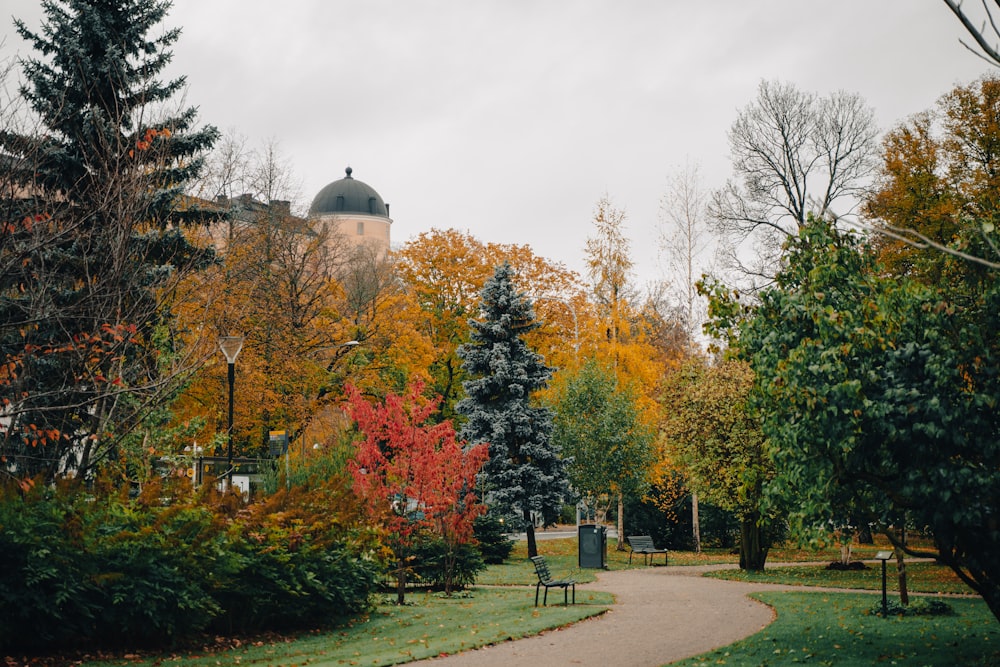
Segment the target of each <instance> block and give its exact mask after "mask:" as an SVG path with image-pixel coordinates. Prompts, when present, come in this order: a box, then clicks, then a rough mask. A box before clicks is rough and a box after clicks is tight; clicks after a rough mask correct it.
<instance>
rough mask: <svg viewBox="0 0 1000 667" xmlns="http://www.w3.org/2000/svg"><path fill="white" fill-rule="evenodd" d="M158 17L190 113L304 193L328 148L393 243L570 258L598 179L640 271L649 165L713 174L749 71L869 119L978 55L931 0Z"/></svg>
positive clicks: (299, 1) (497, 1)
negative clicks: (445, 238) (267, 152)
mask: <svg viewBox="0 0 1000 667" xmlns="http://www.w3.org/2000/svg"><path fill="white" fill-rule="evenodd" d="M967 4H970V6H971V5H972V4H974V3H967ZM11 16H17V17H20V18H23V19H24V20H25V21H26V22H27V23H28V25H29V26H32V27H37V26H38V25H39V21H40V11H39V7H38V3H37V0H7V1H6V2H4V11H3V16H2V17H0V20H2V23H0V34H5V35H7V40H6V43H5V44H4V46H3V49H2V55H5V56H10V55H14V54H18V53H21V54H23V53H24V45H23V43H22V42H20V41H19V39H18V38H17V37H16V35H14V34H13V31H12V29H11V23H10V17H11ZM166 25H167V26H170V27H174V26H179V27H181V28H182V29H183V34H182V36H181V38H180V40H179V41H178V43H177V44H176V45H175V47H174V62H173V65H172V67H171V74H181V73H183V74H185V75H186V76H187V78H188V90H187V101H188V102H189V103H190V104H194V105H197V106H198V107H199V108H200V117H201V120H202V121H203V122H205V123H211V124H214V125H216V126H218V127H219V128H220V129H221V130H223V131H229V130H234V131H236V132H238V133H239V134H242V135H245V136H246V137H248V138H249V139H250V140H251V142H262V141H264V140H267V139H270V138H273V139H274V140H276V141H277V142H278V143H279V144H280V147H281V150H282V153H283V154H284V155H285V157H287V158H288V160H289V163H290V165H291V166H292V168H293V169H294V171H295V174H296V176H297V177H298V178H299V179H300V181H301V190H302V203H304V204H305V205H308V203H309V201H310V200H311V199H312V197H313V196H314V195H315V193H316V192H318V191H319V189H320V188H322V187H323V186H324V185H325V184H326V183H328V182H330V181H332V180H336V179H338V178H341V177H342V176H343V173H344V168H345V167H346V166H347V165H350V166H351V167H352V168H353V170H354V177H355V178H358V179H360V180H362V181H364V182H366V183H368V184H369V185H371V186H373V187H374V188H375V189H376V190H378V191H379V193H380V194H381V195H382V196H383V198H384V199H385V200H386V201H387V202H389V203H390V204H391V213H392V217H393V219H394V224H393V230H392V234H393V241H394V242H402V241H405V240H407V239H409V238H412V237H413V236H414V235H416V234H418V233H420V232H424V231H428V230H430V229H432V228H440V229H447V228H457V229H460V230H467V231H469V232H471V233H472V234H473V235H475V236H476V237H477V238H479V239H481V240H483V241H495V242H503V243H527V244H530V245H531V246H532V247H533V248H534V250H535V252H536V253H537V254H539V255H542V256H545V257H548V258H550V259H553V260H556V261H560V262H563V263H565V264H566V265H567V266H569V267H570V268H572V269H575V270H577V271H581V270H582V268H583V249H584V243H585V240H586V237H587V236H588V235H589V234H591V232H592V224H591V220H592V218H593V212H594V207H595V204H596V202H597V201H598V200H599V199H600V198H601V197H602V196H604V195H605V194H606V195H608V196H609V197H610V198H611V200H612V202H613V204H614V205H615V206H616V207H617V208H619V209H624V210H625V212H626V214H627V216H628V232H629V235H630V236H631V239H632V244H633V245H632V251H633V256H634V259H635V260H636V262H637V278H638V280H639V281H640V283H644V282H646V281H649V280H654V279H657V278H658V277H660V275H661V271H660V269H659V267H658V264H657V254H658V253H657V241H656V239H657V221H658V211H659V203H660V199H661V197H662V195H663V193H664V191H665V188H666V182H667V179H668V177H669V176H670V174H671V173H674V172H676V171H677V170H679V169H680V168H681V167H682V166H683V164H684V163H685V162H686V161H691V162H696V163H699V164H700V166H701V173H702V177H703V180H704V183H705V186H706V187H707V188H714V187H719V186H721V185H722V184H723V183H724V181H725V179H726V178H727V177H728V176H729V175H730V170H729V151H728V145H727V140H726V132H727V130H728V128H729V126H730V124H731V123H732V121H733V120H734V118H735V116H736V113H737V110H738V109H740V108H741V107H743V106H745V105H746V104H747V103H748V102H750V101H751V100H752V99H753V97H754V96H755V94H756V89H757V86H758V83H759V82H760V80H761V79H780V80H782V81H787V82H790V83H793V84H794V85H795V86H797V87H798V88H800V89H801V90H806V91H812V92H816V93H820V94H827V93H830V92H832V91H834V90H841V89H842V90H846V91H850V92H856V93H859V94H860V95H861V96H863V97H864V98H865V99H866V100H867V101H868V103H869V104H871V106H872V107H874V109H875V111H876V117H877V119H878V122H879V125H880V127H881V128H882V129H888V128H891V127H892V126H893V125H895V124H896V123H897V122H899V121H900V120H902V119H904V118H905V117H906V116H908V115H910V114H912V113H916V112H919V111H922V110H925V109H928V108H930V107H931V106H932V105H933V104H934V102H935V100H936V99H937V98H938V97H940V96H941V95H943V94H944V93H946V92H948V91H949V90H950V89H951V88H953V87H954V86H955V85H956V84H965V83H968V82H970V81H972V80H974V79H975V78H976V77H978V76H980V75H981V74H983V73H985V72H987V71H988V70H989V66H988V65H987V64H986V63H984V62H983V61H982V60H980V59H978V58H976V57H975V56H973V55H972V54H971V53H969V52H968V51H966V50H965V49H964V48H963V47H962V46H961V45H960V44H959V42H958V40H959V38H960V37H963V36H964V33H963V32H962V28H961V26H960V25H959V23H958V21H957V20H956V19H955V18H954V17H953V16H952V14H951V13H950V11H949V10H948V8H947V7H946V6H945V5H944V3H943V2H941V0H838V1H836V2H829V1H820V0H753V1H749V0H702V1H697V0H689V1H687V2H681V1H679V0H642V1H640V0H631V1H628V0H626V1H621V2H611V0H603V1H596V0H535V1H528V0H488V1H485V0H484V1H465V2H463V1H460V0H449V1H444V0H441V1H433V0H407V1H405V2H403V1H397V2H389V1H388V0H376V1H365V2H362V1H360V0H354V1H351V2H346V1H341V0H285V1H284V2H275V0H176V1H175V3H174V7H173V9H172V11H171V13H170V15H169V16H168V19H167V21H166Z"/></svg>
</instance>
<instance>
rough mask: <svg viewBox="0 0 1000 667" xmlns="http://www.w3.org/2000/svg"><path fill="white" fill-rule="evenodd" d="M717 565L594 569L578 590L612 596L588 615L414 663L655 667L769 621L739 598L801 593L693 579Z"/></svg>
mask: <svg viewBox="0 0 1000 667" xmlns="http://www.w3.org/2000/svg"><path fill="white" fill-rule="evenodd" d="M709 569H718V567H717V566H715V567H713V566H692V567H649V568H645V569H641V570H640V569H636V570H619V571H614V572H598V573H597V579H598V580H597V582H596V583H588V584H577V588H578V589H581V588H582V589H585V590H598V591H607V592H610V593H613V594H614V595H615V604H614V606H612V607H611V609H610V610H609V611H608V612H607V613H605V614H603V615H601V616H599V617H596V618H591V619H587V620H584V621H581V622H579V623H575V624H574V625H571V626H569V627H566V628H562V629H559V630H551V631H548V632H545V633H543V634H541V635H536V636H534V637H528V638H525V639H519V640H517V641H510V642H505V643H503V644H496V645H494V646H487V647H484V648H480V649H475V650H472V651H466V652H464V653H459V654H456V655H451V656H446V657H443V658H431V659H429V660H423V661H420V662H418V663H411V664H424V663H426V664H427V665H428V667H457V666H459V665H461V666H462V667H465V666H469V667H511V666H515V665H531V666H532V667H550V666H554V665H594V666H598V665H600V666H602V667H603V666H605V665H615V666H616V667H658V666H659V665H664V664H667V663H669V662H672V661H674V660H680V659H682V658H687V657H690V656H693V655H698V654H699V653H704V652H706V651H710V650H712V649H715V648H719V647H721V646H725V645H727V644H730V643H732V642H734V641H737V640H739V639H743V638H744V637H748V636H749V635H752V634H754V633H756V632H758V631H760V630H762V629H763V628H764V627H766V626H767V625H768V624H769V623H770V622H771V621H772V620H774V612H773V611H772V610H771V608H770V607H768V606H767V605H764V604H761V603H760V602H756V601H753V600H750V599H749V598H748V597H747V593H750V592H752V591H763V590H802V587H801V586H782V585H775V584H748V583H743V582H734V581H724V580H720V579H713V578H708V577H703V576H701V575H702V574H703V573H704V572H705V571H707V570H709Z"/></svg>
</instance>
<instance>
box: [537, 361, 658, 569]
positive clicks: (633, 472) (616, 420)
mask: <svg viewBox="0 0 1000 667" xmlns="http://www.w3.org/2000/svg"><path fill="white" fill-rule="evenodd" d="M637 399H638V396H637V394H636V392H635V391H634V390H633V389H632V388H630V387H627V386H625V387H623V386H620V385H619V383H618V379H617V378H616V377H615V375H614V373H613V372H611V369H610V368H607V367H605V366H603V365H602V364H601V363H600V362H598V361H597V360H596V359H588V360H587V361H586V362H585V363H584V364H583V366H582V367H581V368H580V369H579V370H577V371H576V372H574V373H573V374H571V375H570V376H568V377H564V378H563V382H562V383H561V384H560V385H559V386H557V387H556V388H555V391H554V396H553V397H552V400H551V406H552V410H553V412H554V413H555V420H554V424H555V428H554V430H553V433H552V441H553V443H554V444H555V445H556V446H557V447H558V448H559V449H560V450H561V451H562V453H563V456H564V458H566V460H568V461H569V479H570V483H571V484H572V486H573V490H574V491H575V492H577V493H579V494H580V495H582V496H583V497H584V498H585V499H586V500H587V503H588V505H589V506H590V507H598V506H599V504H600V500H601V499H602V498H604V497H606V498H608V499H617V498H618V497H619V496H622V495H625V496H630V497H632V498H635V499H637V500H638V499H640V498H641V497H642V494H643V493H644V492H645V491H646V489H647V487H648V483H649V474H650V469H651V467H652V463H653V451H652V444H653V438H654V431H653V429H652V428H650V427H649V425H647V424H646V423H645V422H643V420H642V415H641V414H640V410H639V406H638V404H637V403H638V400H637ZM620 528H621V527H620ZM619 534H623V533H619ZM619 544H620V545H621V548H622V549H624V548H625V547H624V540H619Z"/></svg>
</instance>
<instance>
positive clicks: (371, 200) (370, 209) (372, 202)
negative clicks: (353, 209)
mask: <svg viewBox="0 0 1000 667" xmlns="http://www.w3.org/2000/svg"><path fill="white" fill-rule="evenodd" d="M368 212H369V213H371V214H372V215H375V212H376V211H375V197H369V198H368Z"/></svg>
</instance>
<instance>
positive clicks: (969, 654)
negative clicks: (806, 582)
mask: <svg viewBox="0 0 1000 667" xmlns="http://www.w3.org/2000/svg"><path fill="white" fill-rule="evenodd" d="M753 597H755V598H756V599H758V600H761V601H762V602H764V603H766V604H769V605H771V606H772V607H774V608H775V610H776V611H777V616H778V617H777V620H775V621H774V623H772V624H771V625H769V626H767V627H766V628H765V629H764V630H762V631H761V632H759V633H757V634H756V635H753V636H751V637H748V638H747V639H744V640H742V641H738V642H736V643H734V644H730V645H729V646H726V647H724V648H721V649H718V650H715V651H710V652H708V653H703V654H701V655H699V656H696V657H694V658H689V659H687V660H682V661H680V662H676V663H671V665H679V666H683V667H692V666H694V665H754V666H755V667H756V666H763V665H791V664H802V663H807V664H814V665H843V666H847V665H882V664H884V665H895V664H907V665H909V664H913V665H941V666H948V667H952V666H953V665H963V666H975V665H984V666H985V665H996V664H1000V625H998V624H997V622H996V619H995V618H994V617H993V615H992V614H991V613H990V611H989V608H988V607H987V606H986V604H985V603H984V602H982V601H981V600H966V599H953V598H951V599H948V600H946V602H947V603H948V604H949V605H950V606H951V607H952V609H954V611H955V614H954V615H951V616H906V617H889V618H881V617H879V616H873V615H871V614H869V613H867V612H868V610H869V609H870V608H871V606H872V600H873V598H872V596H871V595H869V594H863V593H856V594H851V593H819V592H811V593H809V592H802V593H799V592H792V593H779V592H766V593H757V594H754V595H753Z"/></svg>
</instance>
